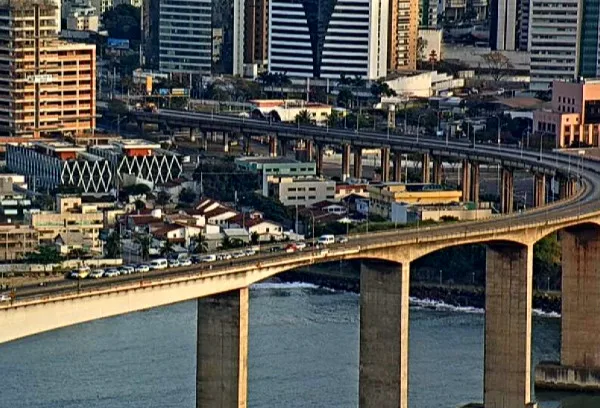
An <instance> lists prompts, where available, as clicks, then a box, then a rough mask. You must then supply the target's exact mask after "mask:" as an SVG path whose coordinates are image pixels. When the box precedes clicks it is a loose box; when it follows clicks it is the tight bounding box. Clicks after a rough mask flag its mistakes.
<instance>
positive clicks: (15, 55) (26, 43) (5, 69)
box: [0, 0, 96, 138]
mask: <svg viewBox="0 0 600 408" xmlns="http://www.w3.org/2000/svg"><path fill="white" fill-rule="evenodd" d="M56 30H57V26H56V6H55V5H54V3H52V2H51V1H47V0H0V136H13V137H15V136H17V137H34V138H36V137H45V136H51V135H56V134H65V135H77V134H82V133H84V132H87V131H90V130H91V129H93V128H94V127H95V125H96V46H95V45H88V44H70V43H67V42H64V41H60V40H59V39H58V37H57V34H56Z"/></svg>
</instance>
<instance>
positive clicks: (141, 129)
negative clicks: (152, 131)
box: [137, 121, 146, 137]
mask: <svg viewBox="0 0 600 408" xmlns="http://www.w3.org/2000/svg"><path fill="white" fill-rule="evenodd" d="M137 125H138V134H139V135H140V136H142V137H143V136H144V133H145V129H144V128H145V125H146V124H145V123H144V121H139V122H138V123H137Z"/></svg>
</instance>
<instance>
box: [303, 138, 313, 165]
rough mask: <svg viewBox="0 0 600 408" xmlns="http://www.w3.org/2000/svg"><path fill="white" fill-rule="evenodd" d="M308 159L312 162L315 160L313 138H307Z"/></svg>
mask: <svg viewBox="0 0 600 408" xmlns="http://www.w3.org/2000/svg"><path fill="white" fill-rule="evenodd" d="M305 146H306V161H307V162H311V161H314V160H315V153H314V152H315V143H314V142H313V141H312V139H307V140H306V143H305Z"/></svg>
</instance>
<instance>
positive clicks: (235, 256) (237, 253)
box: [231, 251, 246, 258]
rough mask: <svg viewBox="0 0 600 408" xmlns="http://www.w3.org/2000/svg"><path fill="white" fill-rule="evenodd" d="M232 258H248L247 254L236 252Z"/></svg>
mask: <svg viewBox="0 0 600 408" xmlns="http://www.w3.org/2000/svg"><path fill="white" fill-rule="evenodd" d="M231 256H232V257H233V258H243V257H244V256H246V254H244V253H243V252H242V251H236V252H234V253H232V254H231Z"/></svg>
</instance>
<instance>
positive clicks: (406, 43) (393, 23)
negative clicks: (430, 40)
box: [381, 0, 419, 71]
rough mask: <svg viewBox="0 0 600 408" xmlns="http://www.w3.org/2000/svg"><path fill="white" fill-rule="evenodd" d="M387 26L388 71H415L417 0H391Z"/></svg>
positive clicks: (417, 22)
mask: <svg viewBox="0 0 600 408" xmlns="http://www.w3.org/2000/svg"><path fill="white" fill-rule="evenodd" d="M381 21H384V20H381ZM382 24H383V23H382ZM388 24H389V25H388V41H387V47H388V52H387V58H388V70H389V71H412V70H415V69H416V68H417V39H418V35H419V0H391V2H390V4H389V19H388Z"/></svg>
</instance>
